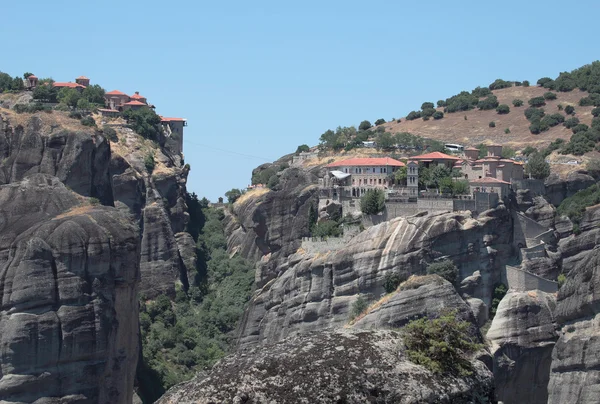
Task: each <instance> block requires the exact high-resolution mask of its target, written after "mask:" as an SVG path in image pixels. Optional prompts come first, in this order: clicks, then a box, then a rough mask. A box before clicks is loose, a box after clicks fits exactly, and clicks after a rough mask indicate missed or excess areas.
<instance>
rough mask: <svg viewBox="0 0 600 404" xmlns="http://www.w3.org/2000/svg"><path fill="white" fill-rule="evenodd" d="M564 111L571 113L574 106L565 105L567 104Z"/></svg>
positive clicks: (573, 111)
mask: <svg viewBox="0 0 600 404" xmlns="http://www.w3.org/2000/svg"><path fill="white" fill-rule="evenodd" d="M565 113H566V114H567V115H573V114H574V113H575V107H574V106H572V105H567V106H566V107H565Z"/></svg>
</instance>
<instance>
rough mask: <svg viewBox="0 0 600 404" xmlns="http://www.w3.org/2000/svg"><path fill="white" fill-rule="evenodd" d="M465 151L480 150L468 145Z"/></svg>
mask: <svg viewBox="0 0 600 404" xmlns="http://www.w3.org/2000/svg"><path fill="white" fill-rule="evenodd" d="M465 151H479V149H476V148H474V147H467V148H466V149H465Z"/></svg>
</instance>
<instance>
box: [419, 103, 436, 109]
mask: <svg viewBox="0 0 600 404" xmlns="http://www.w3.org/2000/svg"><path fill="white" fill-rule="evenodd" d="M433 108H434V105H433V102H424V103H423V104H421V110H422V111H424V110H426V109H433Z"/></svg>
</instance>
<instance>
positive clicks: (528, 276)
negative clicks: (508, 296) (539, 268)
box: [502, 265, 558, 293]
mask: <svg viewBox="0 0 600 404" xmlns="http://www.w3.org/2000/svg"><path fill="white" fill-rule="evenodd" d="M502 277H503V279H502V281H503V282H504V283H505V284H506V285H508V288H509V289H511V290H516V291H520V292H523V291H527V290H541V291H542V292H546V293H555V292H556V291H557V290H558V283H557V282H553V281H549V280H548V279H544V278H542V277H540V276H537V275H534V274H532V273H530V272H527V271H524V270H522V269H520V268H516V267H513V266H510V265H506V272H505V273H503V274H502Z"/></svg>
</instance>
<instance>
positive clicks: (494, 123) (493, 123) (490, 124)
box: [488, 121, 496, 128]
mask: <svg viewBox="0 0 600 404" xmlns="http://www.w3.org/2000/svg"><path fill="white" fill-rule="evenodd" d="M488 126H489V127H490V128H495V127H496V122H494V121H492V122H490V123H489V124H488Z"/></svg>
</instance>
